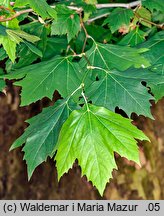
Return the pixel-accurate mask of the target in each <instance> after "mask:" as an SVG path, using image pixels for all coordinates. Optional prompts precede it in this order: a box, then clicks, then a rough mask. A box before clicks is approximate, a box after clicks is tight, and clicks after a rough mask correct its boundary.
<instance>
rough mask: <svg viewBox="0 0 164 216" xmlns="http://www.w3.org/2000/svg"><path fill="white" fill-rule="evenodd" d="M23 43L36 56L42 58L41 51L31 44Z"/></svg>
mask: <svg viewBox="0 0 164 216" xmlns="http://www.w3.org/2000/svg"><path fill="white" fill-rule="evenodd" d="M24 43H25V44H26V45H27V47H28V48H29V49H30V50H31V51H32V52H33V53H35V54H36V55H38V56H40V57H41V58H42V57H43V54H42V51H41V50H39V49H38V48H37V47H36V46H34V45H33V44H31V43H28V42H27V41H24Z"/></svg>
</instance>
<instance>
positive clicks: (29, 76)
mask: <svg viewBox="0 0 164 216" xmlns="http://www.w3.org/2000/svg"><path fill="white" fill-rule="evenodd" d="M71 60H72V57H54V58H52V59H51V60H48V61H43V62H41V63H38V64H33V65H29V66H27V67H24V68H21V69H18V70H17V71H16V72H13V73H10V74H9V75H7V76H6V78H8V79H20V78H23V77H24V79H23V80H21V81H18V82H16V83H15V85H17V86H22V92H21V105H22V106H24V105H28V104H30V103H32V102H35V101H37V100H39V99H42V98H43V97H48V98H50V99H52V97H53V93H54V91H55V90H58V91H59V93H60V94H61V95H62V97H66V96H68V95H70V94H71V93H72V92H73V91H74V90H75V89H76V88H77V87H79V86H80V84H81V69H80V68H79V66H78V64H77V63H73V62H71Z"/></svg>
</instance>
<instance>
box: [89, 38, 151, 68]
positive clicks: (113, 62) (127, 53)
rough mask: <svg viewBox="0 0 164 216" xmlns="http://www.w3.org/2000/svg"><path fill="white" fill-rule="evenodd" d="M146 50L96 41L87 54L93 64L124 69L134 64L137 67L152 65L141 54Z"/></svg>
mask: <svg viewBox="0 0 164 216" xmlns="http://www.w3.org/2000/svg"><path fill="white" fill-rule="evenodd" d="M145 50H147V49H135V48H130V47H125V46H119V45H113V44H101V43H96V42H95V41H94V43H93V46H92V48H91V49H90V50H88V51H87V52H86V56H87V59H88V60H89V62H90V64H91V65H92V66H95V67H102V68H104V69H105V68H106V69H113V68H115V69H118V70H121V71H124V70H126V69H128V68H130V67H132V66H134V67H135V68H140V67H144V68H146V67H148V66H150V64H149V62H148V60H147V59H145V58H144V57H143V56H141V55H140V53H142V52H143V51H145Z"/></svg>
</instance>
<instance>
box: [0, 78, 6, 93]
mask: <svg viewBox="0 0 164 216" xmlns="http://www.w3.org/2000/svg"><path fill="white" fill-rule="evenodd" d="M5 86H6V84H5V81H4V80H2V79H0V92H1V91H2V90H3V89H4V88H5Z"/></svg>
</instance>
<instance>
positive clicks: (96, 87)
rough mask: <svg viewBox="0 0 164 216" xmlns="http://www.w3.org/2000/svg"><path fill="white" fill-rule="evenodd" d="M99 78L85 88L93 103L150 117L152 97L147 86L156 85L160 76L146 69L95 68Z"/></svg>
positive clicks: (129, 113)
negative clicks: (120, 70) (144, 84)
mask: <svg viewBox="0 0 164 216" xmlns="http://www.w3.org/2000/svg"><path fill="white" fill-rule="evenodd" d="M95 70H96V71H95V73H97V74H100V76H99V77H100V80H98V81H94V82H93V83H92V84H91V85H89V86H88V88H87V89H86V94H87V96H88V97H89V99H90V100H92V101H93V103H94V104H96V105H100V106H104V107H106V108H108V109H110V110H112V111H114V110H115V108H116V107H119V108H120V109H123V110H124V111H125V112H126V113H127V115H128V116H130V115H131V113H132V112H135V113H137V114H138V115H144V116H148V117H150V118H152V115H151V112H150V100H153V99H154V98H153V97H152V96H151V95H150V94H149V93H148V89H147V87H145V86H143V85H142V84H141V82H142V81H145V82H146V83H147V86H151V85H152V84H153V85H156V86H157V85H158V84H160V83H161V77H160V76H159V75H158V74H155V73H153V72H151V71H149V70H148V69H128V70H127V71H124V72H119V71H117V70H104V69H98V70H97V69H95Z"/></svg>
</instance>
